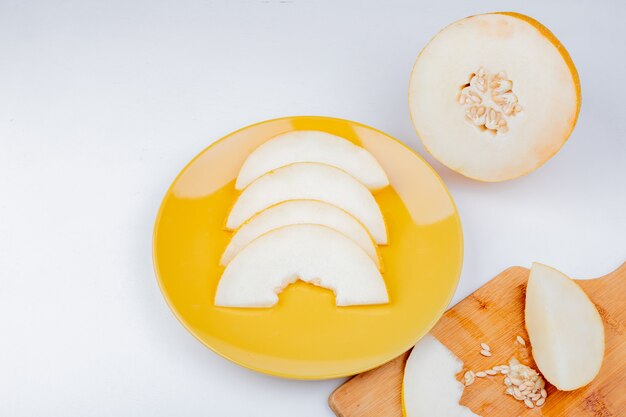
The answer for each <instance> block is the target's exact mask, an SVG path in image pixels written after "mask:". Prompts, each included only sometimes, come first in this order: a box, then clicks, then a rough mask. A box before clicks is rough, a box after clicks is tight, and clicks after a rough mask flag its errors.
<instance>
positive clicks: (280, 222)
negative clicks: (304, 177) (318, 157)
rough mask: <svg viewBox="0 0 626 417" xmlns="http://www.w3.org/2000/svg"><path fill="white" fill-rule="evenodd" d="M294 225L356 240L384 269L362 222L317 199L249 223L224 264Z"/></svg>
mask: <svg viewBox="0 0 626 417" xmlns="http://www.w3.org/2000/svg"><path fill="white" fill-rule="evenodd" d="M290 224H321V225H323V226H328V227H330V228H331V229H335V230H337V231H338V232H341V233H343V234H344V235H346V236H347V237H349V238H350V239H352V240H353V241H354V242H355V243H356V244H357V245H359V246H360V247H361V249H363V250H364V251H365V252H366V253H367V254H368V256H369V257H370V258H372V260H373V261H374V263H375V264H376V266H377V267H378V268H379V269H380V259H379V255H378V251H377V249H376V245H375V243H374V241H373V240H372V237H371V236H370V235H369V233H367V230H365V228H364V227H363V225H362V224H361V223H359V221H358V220H356V219H355V218H354V217H352V216H351V215H349V214H348V213H347V212H345V211H343V210H341V209H340V208H338V207H335V206H333V205H332V204H328V203H324V202H322V201H315V200H291V201H285V202H283V203H279V204H277V205H275V206H272V207H270V208H268V209H266V210H263V211H262V212H260V213H259V214H257V215H255V216H254V217H252V218H251V219H250V220H248V221H247V222H245V223H244V224H243V225H242V226H241V227H240V228H239V229H237V230H236V231H235V234H234V235H233V237H232V239H231V241H230V242H229V244H228V246H227V247H226V250H225V251H224V254H223V255H222V259H221V264H222V265H227V264H228V263H229V262H230V261H231V260H232V259H233V257H234V256H235V255H237V254H238V253H239V252H240V251H241V250H242V249H243V248H244V247H245V246H246V245H248V244H249V243H250V242H252V241H253V240H254V239H256V238H257V237H259V236H261V235H262V234H264V233H267V232H269V231H271V230H273V229H277V228H279V227H282V226H288V225H290Z"/></svg>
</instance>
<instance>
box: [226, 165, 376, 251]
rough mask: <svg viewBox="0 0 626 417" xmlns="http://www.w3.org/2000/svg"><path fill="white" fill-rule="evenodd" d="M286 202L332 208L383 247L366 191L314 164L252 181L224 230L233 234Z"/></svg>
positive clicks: (343, 175) (342, 174)
mask: <svg viewBox="0 0 626 417" xmlns="http://www.w3.org/2000/svg"><path fill="white" fill-rule="evenodd" d="M287 200H319V201H324V202H327V203H330V204H333V205H335V206H337V207H339V208H341V209H343V210H345V211H347V212H348V213H350V214H351V215H352V216H353V217H355V218H356V219H357V220H358V221H360V222H361V223H362V224H363V225H364V226H365V228H366V229H367V231H368V232H369V233H370V235H371V236H372V237H373V238H374V241H375V242H376V243H378V244H386V243H387V230H386V228H385V222H384V220H383V215H382V213H381V212H380V208H379V207H378V204H377V203H376V200H375V199H374V197H373V196H372V194H371V193H370V192H369V190H368V189H367V188H366V187H365V186H364V185H363V184H361V183H360V182H359V181H357V180H356V179H355V178H354V177H353V176H351V175H350V174H347V173H346V172H345V171H342V170H340V169H338V168H335V167H332V166H330V165H324V164H317V163H296V164H291V165H287V166H285V167H282V168H278V169H277V170H275V171H272V172H269V173H267V174H265V175H263V176H262V177H259V178H258V179H256V180H255V181H254V182H252V183H251V184H250V185H249V186H248V187H246V188H245V189H244V190H243V192H242V193H241V195H240V196H239V199H237V201H236V202H235V205H234V206H233V208H232V210H231V212H230V214H229V216H228V220H227V221H226V228H227V229H229V230H234V229H236V228H238V227H239V226H241V225H242V224H243V222H245V221H246V220H248V219H249V218H250V217H252V216H254V215H255V214H257V213H259V212H261V211H262V210H265V209H266V208H268V207H270V206H273V205H274V204H278V203H281V202H283V201H287Z"/></svg>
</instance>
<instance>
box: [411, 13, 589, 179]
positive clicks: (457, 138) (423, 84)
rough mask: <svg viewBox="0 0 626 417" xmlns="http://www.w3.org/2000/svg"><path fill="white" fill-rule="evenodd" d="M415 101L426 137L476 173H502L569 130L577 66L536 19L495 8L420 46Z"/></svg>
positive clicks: (538, 156) (529, 165) (538, 159)
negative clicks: (424, 45) (497, 10)
mask: <svg viewBox="0 0 626 417" xmlns="http://www.w3.org/2000/svg"><path fill="white" fill-rule="evenodd" d="M409 104H410V110H411V116H412V119H413V124H414V126H415V128H416V130H417V133H418V135H419V137H420V138H421V140H422V142H423V143H424V145H425V147H426V148H427V149H428V151H429V152H430V153H432V154H433V156H435V157H436V158H437V159H438V160H439V161H440V162H442V163H443V164H444V165H446V166H448V167H449V168H451V169H453V170H455V171H457V172H459V173H461V174H463V175H465V176H467V177H470V178H474V179H478V180H482V181H504V180H508V179H512V178H516V177H519V176H522V175H524V174H527V173H529V172H531V171H533V170H534V169H536V168H538V167H539V166H540V165H542V164H543V163H544V162H546V161H547V160H548V159H549V158H550V157H552V156H553V155H554V154H555V153H556V152H557V151H558V150H559V149H560V148H561V146H562V145H563V144H564V143H565V141H566V140H567V138H568V137H569V135H570V133H571V132H572V130H573V128H574V125H575V124H576V119H577V117H578V109H579V106H580V83H579V79H578V74H577V72H576V69H575V67H574V65H573V63H572V61H571V58H570V57H569V55H568V54H567V52H566V50H565V48H564V47H563V45H561V44H560V42H559V41H558V40H557V39H556V38H555V37H554V35H553V34H552V33H550V32H549V30H548V29H547V28H545V27H544V26H543V25H541V24H540V23H539V22H537V21H535V20H533V19H531V18H529V17H527V16H523V15H520V14H513V13H511V14H508V13H492V14H484V15H478V16H472V17H468V18H465V19H462V20H460V21H457V22H455V23H453V24H451V25H449V26H448V27H446V28H445V29H443V30H442V31H441V32H439V33H438V34H437V35H436V36H435V37H434V38H433V39H432V40H431V41H430V43H429V44H428V45H427V46H426V47H425V48H424V50H423V51H422V52H421V54H420V55H419V57H418V59H417V61H416V63H415V66H414V68H413V72H412V74H411V81H410V91H409Z"/></svg>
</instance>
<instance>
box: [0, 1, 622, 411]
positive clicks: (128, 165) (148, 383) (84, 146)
mask: <svg viewBox="0 0 626 417" xmlns="http://www.w3.org/2000/svg"><path fill="white" fill-rule="evenodd" d="M498 9H500V10H516V11H520V12H524V13H527V14H530V15H532V16H534V17H536V18H538V19H539V20H540V21H542V22H543V23H545V24H546V25H547V26H548V27H550V28H551V29H552V30H553V31H554V32H555V33H556V34H557V36H558V37H559V38H560V39H561V41H562V42H563V43H564V44H565V45H566V46H567V48H568V49H569V51H570V53H571V55H572V57H573V59H574V61H575V62H576V64H577V66H578V70H579V72H580V76H581V79H582V86H583V97H584V99H583V107H582V112H581V115H580V119H579V122H578V126H577V127H576V130H575V132H574V134H573V135H572V137H571V138H570V141H569V142H568V143H567V144H566V146H565V147H564V148H563V149H562V151H561V152H560V153H559V154H558V155H557V156H556V157H555V158H553V159H552V160H551V161H550V162H549V163H548V164H547V165H545V166H544V167H543V168H541V169H540V170H538V171H536V172H535V173H533V174H531V175H529V176H527V177H524V178H522V179H519V180H516V181H511V182H507V183H500V184H482V183H477V182H473V181H471V180H467V179H464V178H462V177H460V176H459V175H457V174H455V173H453V172H451V171H449V170H447V169H446V168H444V167H443V166H442V165H440V164H438V163H436V162H435V161H433V159H432V158H430V157H429V156H428V155H426V154H425V152H424V149H423V147H422V146H421V144H420V142H419V139H418V138H417V136H416V135H415V133H414V131H413V128H412V126H411V122H410V120H409V114H408V108H407V84H408V76H409V73H410V70H411V67H412V65H413V62H414V60H415V58H416V56H417V54H418V52H419V51H420V49H421V48H422V47H423V46H424V45H425V43H426V42H427V41H428V40H429V39H430V38H431V37H432V36H433V35H434V34H435V33H436V32H437V31H438V30H439V29H440V28H442V27H443V26H445V25H447V24H448V23H450V22H452V21H454V20H456V19H459V18H462V17H465V16H467V15H470V14H476V13H480V12H485V11H494V10H498ZM625 17H626V6H625V3H624V2H623V1H604V2H603V1H593V2H588V1H584V2H583V1H581V2H578V3H574V2H573V1H566V0H563V1H551V2H546V1H525V2H519V1H515V2H512V1H511V2H506V1H504V2H503V1H497V2H495V1H480V2H478V1H468V0H459V1H456V2H444V1H439V2H438V1H428V2H419V1H406V2H395V1H382V0H381V1H369V2H366V1H355V2H351V3H348V2H338V1H327V2H326V1H318V2H313V1H300V0H283V1H274V0H268V1H252V0H247V1H246V0H243V1H232V2H226V1H223V2H214V1H187V2H185V1H171V2H165V1H154V0H146V1H102V2H95V1H40V2H30V1H12V0H0V415H1V416H48V417H56V416H59V417H60V416H64V417H65V416H91V417H97V416H174V415H180V416H294V415H297V416H300V417H306V416H331V414H332V413H331V412H330V410H329V409H328V408H327V405H326V399H327V397H328V395H329V394H330V393H331V391H332V390H333V389H334V388H335V387H336V386H338V384H339V383H340V382H341V381H340V380H332V381H319V382H299V381H289V380H281V379H276V378H272V377H268V376H264V375H260V374H256V373H254V372H251V371H248V370H245V369H242V368H240V367H238V366H236V365H234V364H231V363H230V362H228V361H226V360H224V359H222V358H220V357H218V356H217V355H216V354H214V353H212V352H211V351H209V350H208V349H206V348H205V347H203V346H202V345H201V344H200V343H199V342H197V341H196V340H195V339H194V338H193V337H192V336H191V335H189V334H188V333H187V332H186V331H185V330H184V329H183V327H182V326H181V325H180V324H179V323H178V322H177V321H176V319H175V318H174V316H173V315H172V314H171V313H170V311H169V310H168V308H167V306H166V304H165V302H164V300H163V299H162V297H161V295H160V293H159V290H158V288H157V284H156V281H155V278H154V274H153V270H152V261H151V233H152V226H153V221H154V218H155V215H156V212H157V209H158V206H159V203H160V201H161V198H162V197H163V195H164V193H165V191H166V189H167V187H168V185H169V184H170V182H171V181H172V180H173V179H174V177H175V175H176V174H177V173H178V172H179V170H180V169H182V168H183V166H184V165H185V164H186V163H187V162H188V161H189V160H190V159H191V158H192V157H193V156H194V155H196V154H197V153H198V152H199V151H201V150H202V149H203V148H204V147H206V146H207V145H209V144H210V143H211V142H212V141H214V140H216V139H218V138H220V137H221V136H223V135H225V134H227V133H229V132H231V131H233V130H235V129H238V128H240V127H243V126H245V125H248V124H250V123H253V122H258V121H261V120H264V119H268V118H275V117H280V116H287V115H300V114H310V115H327V116H335V117H342V118H347V119H352V120H356V121H359V122H363V123H366V124H369V125H371V126H374V127H377V128H379V129H381V130H383V131H385V132H388V133H389V134H391V135H393V136H395V137H397V138H399V139H401V140H403V141H405V142H406V143H408V144H409V145H410V146H411V147H413V148H414V149H416V150H417V151H418V152H419V153H420V154H421V155H423V156H425V157H426V158H427V160H428V161H429V162H431V163H432V164H433V165H434V167H435V169H436V170H437V171H438V172H439V173H440V175H441V176H442V177H443V179H444V180H445V182H446V183H447V184H448V186H449V188H450V190H451V192H452V194H453V196H454V198H455V200H456V202H457V204H458V208H459V210H460V213H461V217H462V221H463V225H464V232H465V248H466V258H465V265H464V270H463V275H462V279H461V284H460V286H459V289H458V292H457V294H456V297H455V301H458V300H459V299H461V298H462V297H464V296H465V295H467V294H468V293H470V292H471V291H473V290H474V289H476V288H477V287H479V286H480V285H481V284H483V283H484V282H486V281H487V280H489V279H490V278H491V277H492V276H494V275H495V274H497V273H498V272H500V271H501V270H502V269H504V268H506V267H507V266H510V265H526V266H527V265H529V264H530V263H531V262H532V261H534V260H540V261H543V262H546V263H548V264H550V265H553V266H555V267H557V268H559V269H561V270H563V271H564V272H566V273H568V274H569V275H571V276H573V277H578V278H585V277H595V276H599V275H602V274H605V273H608V272H609V271H611V270H613V269H614V268H615V267H617V266H618V264H620V263H621V262H623V261H624V260H626V244H625V241H624V235H625V233H624V232H626V215H625V214H624V211H625V210H626V186H625V180H626V130H625V128H624V126H625V123H624V114H625V111H626V106H625V101H624V98H625V97H626V82H625V80H624V67H625V65H626V52H625V51H626V49H625V48H624V41H625V40H626V26H625V25H624V24H623V20H624V18H625Z"/></svg>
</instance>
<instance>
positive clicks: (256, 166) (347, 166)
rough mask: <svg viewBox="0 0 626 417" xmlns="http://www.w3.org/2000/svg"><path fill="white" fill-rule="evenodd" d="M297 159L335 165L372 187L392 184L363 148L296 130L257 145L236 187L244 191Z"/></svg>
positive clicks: (338, 139) (376, 187)
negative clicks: (266, 174)
mask: <svg viewBox="0 0 626 417" xmlns="http://www.w3.org/2000/svg"><path fill="white" fill-rule="evenodd" d="M296 162H319V163H323V164H327V165H332V166H335V167H337V168H340V169H342V170H344V171H346V172H347V173H348V174H350V175H352V176H353V177H355V178H356V179H357V180H359V181H360V182H361V183H362V184H363V185H365V186H366V187H367V188H369V189H370V190H378V189H380V188H384V187H386V186H387V185H389V180H388V179H387V175H386V174H385V171H384V170H383V169H382V167H381V166H380V164H379V163H378V161H377V160H376V158H374V156H372V154H370V153H369V152H368V151H367V150H365V149H364V148H362V147H360V146H357V145H355V144H353V143H352V142H350V141H349V140H347V139H344V138H341V137H339V136H335V135H331V134H330V133H326V132H322V131H318V130H297V131H293V132H288V133H284V134H282V135H278V136H276V137H274V138H272V139H270V140H268V141H267V142H265V143H264V144H262V145H261V146H259V147H258V148H256V149H255V150H254V151H253V152H252V153H251V154H250V155H249V156H248V158H247V159H246V161H245V162H244V164H243V166H242V167H241V171H240V172H239V176H238V177H237V182H236V185H235V186H236V188H237V189H238V190H241V189H243V188H245V187H246V186H247V185H248V184H250V183H251V182H252V181H254V180H255V179H257V178H259V177H260V176H261V175H263V174H265V173H267V172H269V171H272V170H274V169H276V168H280V167H283V166H286V165H290V164H293V163H296Z"/></svg>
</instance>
